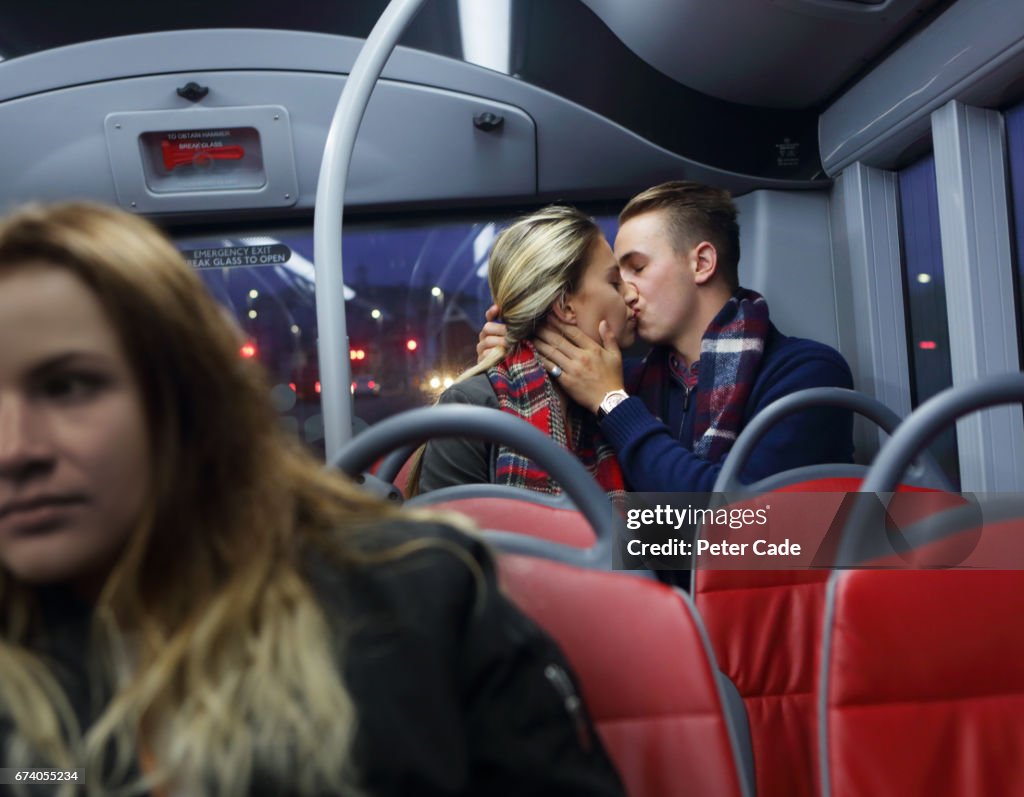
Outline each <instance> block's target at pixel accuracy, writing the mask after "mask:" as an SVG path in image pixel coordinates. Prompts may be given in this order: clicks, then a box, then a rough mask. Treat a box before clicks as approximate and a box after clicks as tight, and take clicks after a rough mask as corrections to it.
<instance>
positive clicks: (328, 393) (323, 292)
mask: <svg viewBox="0 0 1024 797" xmlns="http://www.w3.org/2000/svg"><path fill="white" fill-rule="evenodd" d="M422 4H423V0H391V2H390V3H389V4H388V7H387V8H385V9H384V13H383V14H381V15H380V19H378V20H377V24H376V25H374V26H373V30H372V31H370V35H369V36H368V37H367V39H366V43H365V44H364V45H363V48H362V49H361V50H360V51H359V56H358V57H357V58H356V62H355V64H354V65H353V66H352V72H351V73H350V74H349V76H348V79H347V80H346V81H345V88H344V89H343V90H342V92H341V98H340V99H339V100H338V107H337V108H335V109H334V118H333V119H332V120H331V127H330V130H329V131H328V133H327V144H326V145H325V147H324V157H323V160H322V161H321V163H320V177H319V179H318V181H317V186H316V207H315V208H314V211H313V260H314V262H315V265H316V323H317V334H318V337H319V345H318V355H319V360H320V391H321V392H320V401H321V406H322V407H323V419H324V440H325V443H326V447H327V461H328V462H330V461H331V460H332V459H333V458H334V456H335V455H336V454H337V453H338V450H339V449H340V448H341V446H343V445H344V444H345V443H346V442H347V441H348V440H349V439H350V438H351V437H352V394H351V393H350V390H349V386H350V384H351V381H352V380H351V374H352V369H351V365H350V363H349V356H348V332H347V324H346V320H345V296H344V289H345V287H344V286H345V280H344V272H343V270H342V264H341V234H342V229H341V228H342V215H343V214H344V211H345V183H346V182H347V181H348V170H349V165H350V164H351V162H352V151H353V150H354V149H355V145H356V135H357V134H358V133H359V125H360V124H361V123H362V121H363V114H364V113H365V112H366V106H367V104H368V103H369V101H370V94H371V93H372V92H373V87H374V85H375V84H376V82H377V78H379V77H380V73H381V71H382V70H383V69H384V64H385V63H386V62H387V60H388V57H389V56H390V55H391V52H392V50H394V49H395V44H396V43H397V42H398V39H399V38H400V37H401V35H402V33H403V32H404V31H405V29H406V27H407V26H408V24H409V22H410V20H412V18H413V17H414V16H415V15H416V12H417V11H419V8H420V6H421V5H422Z"/></svg>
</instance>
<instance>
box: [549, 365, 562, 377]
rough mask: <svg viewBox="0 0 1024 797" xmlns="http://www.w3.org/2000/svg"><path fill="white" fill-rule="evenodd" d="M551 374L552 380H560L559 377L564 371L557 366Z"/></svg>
mask: <svg viewBox="0 0 1024 797" xmlns="http://www.w3.org/2000/svg"><path fill="white" fill-rule="evenodd" d="M549 373H550V374H551V378H552V379H558V377H560V376H561V375H562V369H561V367H560V366H558V365H556V366H555V367H554V368H552V369H551V371H550V372H549Z"/></svg>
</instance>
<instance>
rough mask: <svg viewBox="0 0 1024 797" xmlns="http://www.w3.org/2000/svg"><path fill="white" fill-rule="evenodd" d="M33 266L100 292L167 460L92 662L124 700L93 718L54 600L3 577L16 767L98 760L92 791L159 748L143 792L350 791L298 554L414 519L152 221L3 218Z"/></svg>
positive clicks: (338, 709) (92, 764)
mask: <svg viewBox="0 0 1024 797" xmlns="http://www.w3.org/2000/svg"><path fill="white" fill-rule="evenodd" d="M31 262H43V263H46V264H52V265H54V266H58V267H61V268H64V269H67V270H68V271H69V272H71V273H73V274H75V275H76V276H77V277H78V278H80V279H81V280H82V281H83V282H84V283H85V284H86V285H88V287H89V288H90V289H91V290H92V291H93V292H94V294H95V295H96V296H97V297H98V299H99V301H100V302H101V304H102V305H103V307H104V309H105V311H106V314H107V317H108V318H109V319H110V321H111V323H112V325H113V327H114V328H115V329H116V330H117V332H118V335H119V337H120V341H121V344H122V346H123V348H124V351H125V353H126V355H127V358H128V361H129V363H130V365H131V367H132V369H133V371H134V373H135V374H136V377H137V380H138V383H139V386H140V391H141V395H142V398H143V403H144V406H145V412H146V418H147V426H148V433H149V436H150V441H149V442H150V450H151V451H152V452H154V453H153V466H152V467H153V472H152V478H151V480H150V483H151V487H150V494H149V495H148V500H147V505H146V506H147V508H146V510H145V512H144V513H143V516H142V517H141V518H140V519H139V520H138V526H137V529H136V530H135V532H134V533H133V535H132V536H131V538H130V540H129V542H128V544H127V545H126V547H125V550H124V551H123V553H122V554H121V556H120V558H119V560H118V562H117V564H116V565H115V567H114V569H113V571H112V572H111V574H110V576H109V578H108V579H107V581H106V584H105V586H104V587H103V589H102V592H101V594H100V596H99V598H98V601H97V604H96V606H95V610H94V631H95V643H96V644H95V645H94V652H95V653H96V655H95V656H94V657H92V660H93V661H94V663H95V664H96V666H97V668H98V670H99V672H100V673H101V677H102V678H103V680H104V682H105V685H106V686H107V687H108V688H109V689H111V690H112V691H113V698H112V700H111V701H110V702H109V704H107V705H106V707H105V708H104V709H103V710H102V713H101V714H100V716H99V717H98V718H97V719H96V720H95V722H94V723H93V724H92V725H91V726H90V727H88V728H84V729H80V728H78V727H77V723H76V720H75V717H74V714H73V712H72V711H71V710H70V708H69V702H68V700H67V696H66V695H65V694H64V693H63V692H62V690H61V687H60V686H59V683H58V680H57V679H56V677H55V675H54V673H53V672H52V671H51V669H50V667H49V665H47V664H46V663H45V662H44V661H43V659H42V658H41V657H40V656H39V655H38V654H37V653H36V652H34V650H33V645H32V640H33V639H35V634H37V633H38V631H39V629H38V628H37V627H36V625H34V624H35V623H37V620H38V610H37V606H36V605H35V604H36V593H35V591H34V590H33V589H31V588H29V587H28V586H26V585H24V584H21V583H19V582H17V581H16V580H15V579H14V578H13V577H12V576H11V575H10V574H9V573H7V572H6V571H4V570H2V569H0V720H3V719H4V718H5V717H6V718H7V719H9V720H11V721H12V723H13V726H14V732H13V735H12V737H11V749H10V750H8V751H7V754H6V755H5V758H6V759H7V760H8V761H12V760H13V759H12V757H11V756H13V755H19V756H21V757H22V759H23V760H24V761H25V762H26V763H27V762H28V761H32V762H36V763H35V765H37V766H38V765H40V763H43V764H45V765H50V766H56V767H67V766H77V767H82V768H84V769H85V770H86V773H87V778H89V779H90V793H109V791H108V788H109V787H107V786H104V784H101V783H100V782H99V777H100V773H101V772H103V771H104V770H105V769H107V768H108V765H109V759H108V758H107V756H108V754H109V753H110V751H111V750H113V752H114V756H113V758H114V764H115V766H114V770H115V774H117V773H120V774H119V775H118V777H123V775H124V773H125V772H126V771H127V769H128V768H129V767H131V766H132V764H133V762H134V761H135V759H136V757H137V756H138V754H139V749H137V748H138V745H140V744H141V745H142V746H144V747H145V748H147V751H148V752H150V753H152V757H153V759H155V761H156V769H155V772H153V773H151V774H150V776H148V777H147V779H146V780H145V782H137V783H135V784H133V785H134V787H136V788H152V787H153V786H159V785H165V786H171V787H173V786H175V785H181V784H185V785H191V787H192V789H196V788H199V789H201V790H202V791H204V792H205V791H207V790H209V791H210V792H211V793H215V794H221V795H242V794H246V793H247V792H248V787H249V784H250V783H251V781H252V779H253V777H254V775H255V773H256V771H257V765H258V771H259V775H260V776H261V777H262V776H269V777H270V778H271V779H272V781H271V782H276V783H280V784H288V786H289V788H290V789H293V790H295V791H296V792H299V793H302V794H314V793H321V792H323V791H341V790H343V789H345V788H349V787H350V786H351V783H352V773H351V771H350V770H351V767H350V760H351V755H350V750H351V742H352V739H353V735H354V729H355V710H354V707H353V703H352V700H351V698H350V696H349V694H348V692H347V691H346V688H345V685H344V683H343V681H342V678H341V675H340V663H339V661H338V656H337V653H336V652H335V651H334V649H333V648H332V641H331V640H334V639H337V636H338V635H337V634H336V633H334V634H332V632H331V630H332V629H331V628H330V627H329V626H328V623H327V620H326V618H325V616H324V614H323V612H322V611H321V610H320V608H319V606H318V604H317V602H316V600H315V599H314V596H313V594H312V592H311V590H310V588H309V586H308V585H307V583H306V581H305V579H304V578H303V577H302V575H301V572H300V571H301V567H300V563H299V556H300V553H301V552H302V551H304V550H308V549H309V547H310V546H309V545H308V544H307V543H315V544H320V545H322V546H324V547H325V548H327V549H329V550H331V551H333V552H335V553H336V554H337V555H338V556H339V557H340V558H341V559H344V558H345V557H346V556H347V555H348V554H351V556H352V557H353V560H355V559H357V558H358V556H357V553H356V552H355V548H354V547H352V546H349V547H346V540H349V539H351V536H350V535H351V534H353V533H354V531H355V529H357V528H359V527H365V526H366V525H367V524H372V523H373V522H375V521H379V520H380V519H382V518H385V517H392V516H394V515H395V513H396V511H395V510H393V509H389V508H388V507H386V506H385V505H383V504H381V503H379V502H377V501H375V500H372V499H369V498H367V497H365V496H364V495H363V494H362V493H360V492H359V491H358V490H357V489H356V488H355V487H353V486H350V484H349V483H348V482H347V481H345V480H343V479H342V478H340V477H338V476H335V475H332V474H329V473H326V472H325V471H324V470H323V469H322V467H321V466H320V463H319V462H317V461H316V460H315V459H313V458H312V457H311V456H310V455H309V454H307V453H306V452H305V451H304V449H302V448H301V446H300V445H299V444H298V443H297V442H296V441H295V440H294V439H292V437H291V436H289V435H287V434H286V433H285V432H284V431H282V430H281V428H280V426H279V424H278V422H277V420H276V417H275V415H274V412H273V410H272V408H271V406H270V403H269V401H268V400H267V397H266V396H267V387H266V383H265V380H264V378H263V374H262V371H261V370H260V369H259V368H258V367H257V366H255V365H254V364H253V363H252V362H251V361H247V360H245V359H243V358H241V357H239V356H238V341H237V338H236V337H235V332H234V331H233V330H232V329H231V328H230V326H229V324H228V323H227V322H226V321H225V319H224V318H223V316H222V313H221V311H220V309H219V306H218V305H217V304H216V302H214V301H213V299H212V298H211V297H210V296H209V294H208V293H207V292H206V290H205V289H204V287H203V285H202V283H201V281H200V280H199V278H198V277H197V275H196V274H195V273H193V272H192V270H191V269H189V268H188V267H187V266H186V265H185V264H184V262H183V261H182V259H181V257H180V255H179V254H178V253H177V251H176V250H175V249H174V247H173V245H172V244H171V243H170V242H169V241H168V240H167V239H166V238H165V237H164V236H163V235H162V234H160V233H159V232H158V231H157V230H156V229H155V228H154V227H153V226H152V225H150V224H149V223H148V222H146V221H144V220H142V219H140V218H137V217H134V216H130V215H128V214H126V213H123V212H121V211H117V210H113V209H110V208H104V207H100V206H96V205H89V204H81V203H69V204H62V205H55V206H51V207H30V208H26V209H24V210H22V211H21V212H18V213H16V214H15V215H13V216H11V217H9V218H8V219H6V220H4V221H2V222H0V274H2V273H3V272H4V270H6V269H9V268H12V267H14V268H17V267H18V266H19V265H20V264H26V263H31ZM83 653H84V652H83ZM9 765H11V764H9ZM199 784H202V786H199Z"/></svg>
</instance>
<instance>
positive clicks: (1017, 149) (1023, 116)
mask: <svg viewBox="0 0 1024 797" xmlns="http://www.w3.org/2000/svg"><path fill="white" fill-rule="evenodd" d="M1006 148H1007V154H1008V159H1007V160H1008V165H1009V171H1010V192H1009V193H1010V214H1011V219H1010V234H1011V240H1012V242H1013V252H1014V255H1015V264H1016V268H1015V269H1014V285H1015V286H1016V288H1017V341H1018V346H1017V350H1018V351H1019V352H1020V358H1021V369H1022V370H1024V318H1022V315H1021V308H1022V306H1024V294H1022V291H1024V288H1022V287H1021V286H1022V285H1024V103H1021V104H1020V105H1017V106H1016V107H1014V108H1011V109H1010V110H1009V111H1007V112H1006Z"/></svg>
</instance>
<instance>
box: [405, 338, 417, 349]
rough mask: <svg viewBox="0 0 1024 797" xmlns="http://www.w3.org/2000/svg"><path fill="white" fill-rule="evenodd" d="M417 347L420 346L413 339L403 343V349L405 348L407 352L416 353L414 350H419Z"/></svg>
mask: <svg viewBox="0 0 1024 797" xmlns="http://www.w3.org/2000/svg"><path fill="white" fill-rule="evenodd" d="M419 345H420V344H418V343H417V342H416V340H415V339H414V338H409V339H408V340H407V341H406V342H405V348H407V349H408V350H409V351H416V349H417V348H419Z"/></svg>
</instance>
